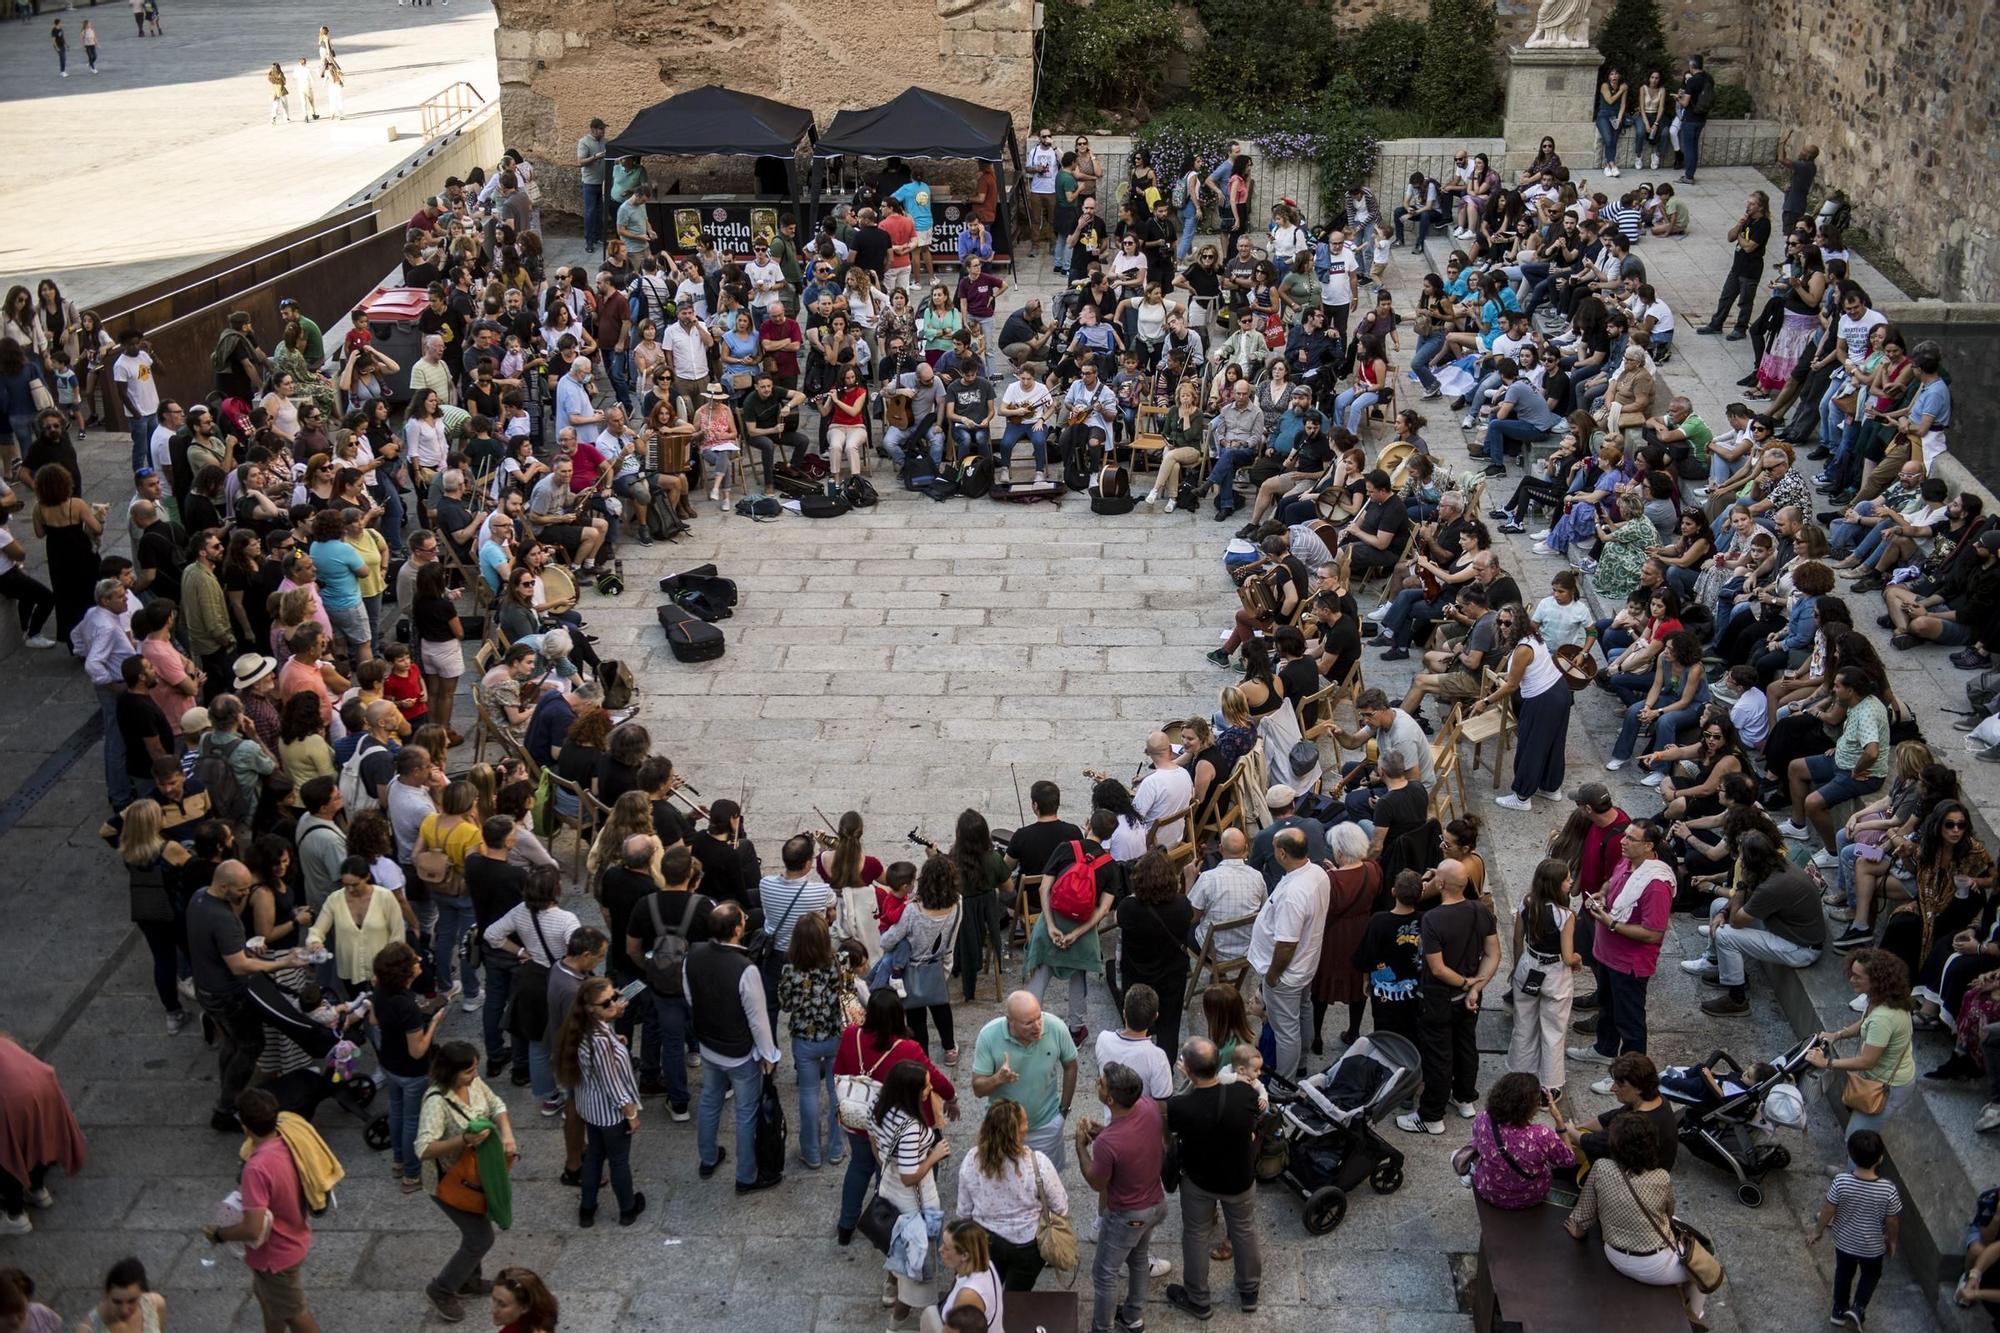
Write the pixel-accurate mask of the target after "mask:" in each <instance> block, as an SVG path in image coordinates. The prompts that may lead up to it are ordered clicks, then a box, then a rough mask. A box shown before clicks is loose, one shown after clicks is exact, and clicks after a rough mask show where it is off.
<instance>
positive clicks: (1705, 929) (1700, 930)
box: [1694, 921, 1713, 939]
mask: <svg viewBox="0 0 2000 1333" xmlns="http://www.w3.org/2000/svg"><path fill="white" fill-rule="evenodd" d="M1712 930H1713V928H1712V927H1711V926H1710V925H1709V924H1708V922H1706V921H1704V922H1702V923H1701V924H1700V925H1698V926H1696V927H1695V928H1694V933H1695V934H1697V935H1699V936H1701V937H1702V938H1703V939H1707V938H1708V937H1709V935H1710V933H1711V932H1712Z"/></svg>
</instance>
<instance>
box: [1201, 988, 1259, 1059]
mask: <svg viewBox="0 0 2000 1333" xmlns="http://www.w3.org/2000/svg"><path fill="white" fill-rule="evenodd" d="M1201 1017H1202V1024H1203V1027H1204V1028H1205V1029H1206V1031H1207V1033H1208V1039H1209V1040H1210V1041H1212V1042H1214V1043H1215V1054H1216V1058H1217V1059H1218V1060H1220V1061H1221V1062H1222V1063H1223V1064H1225V1065H1226V1064H1228V1063H1229V1056H1230V1052H1232V1051H1234V1050H1235V1049H1236V1048H1237V1047H1238V1046H1255V1045H1256V1044H1257V1033H1256V1031H1255V1029H1253V1028H1252V1027H1251V1026H1250V1013H1249V1010H1248V1009H1247V1008H1246V1007H1245V1005H1244V1003H1243V992H1242V991H1240V990H1238V989H1237V988H1236V987H1234V986H1232V985H1231V984H1229V983H1228V982H1226V981H1217V982H1212V983H1211V984H1210V985H1209V987H1208V988H1207V989H1206V990H1204V991H1202V993H1201Z"/></svg>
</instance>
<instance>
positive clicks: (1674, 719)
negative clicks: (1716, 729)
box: [1611, 685, 1708, 759]
mask: <svg viewBox="0 0 2000 1333" xmlns="http://www.w3.org/2000/svg"><path fill="white" fill-rule="evenodd" d="M1707 702H1708V686H1706V685H1703V686H1702V687H1701V688H1700V689H1698V690H1696V691H1695V692H1694V698H1693V699H1692V700H1690V701H1689V703H1688V706H1687V707H1686V708H1681V709H1677V710H1675V711H1674V712H1671V713H1662V714H1660V715H1659V717H1657V718H1655V719H1654V720H1653V748H1654V749H1656V750H1658V749H1663V748H1664V747H1666V746H1669V745H1672V744H1673V743H1674V737H1675V736H1676V735H1678V734H1679V733H1680V729H1681V728H1682V727H1691V726H1693V725H1694V724H1695V723H1696V722H1698V721H1700V720H1701V710H1702V705H1704V704H1706V703H1707ZM1645 706H1646V701H1645V700H1644V699H1639V700H1637V701H1635V702H1634V703H1632V704H1631V705H1630V706H1629V707H1627V708H1626V710H1625V722H1624V725H1623V726H1621V727H1619V728H1618V742H1617V744H1615V745H1613V746H1612V747H1611V757H1612V758H1613V759H1630V758H1631V757H1632V750H1633V747H1634V746H1635V745H1636V744H1637V743H1638V740H1639V713H1640V711H1641V710H1642V709H1644V708H1645Z"/></svg>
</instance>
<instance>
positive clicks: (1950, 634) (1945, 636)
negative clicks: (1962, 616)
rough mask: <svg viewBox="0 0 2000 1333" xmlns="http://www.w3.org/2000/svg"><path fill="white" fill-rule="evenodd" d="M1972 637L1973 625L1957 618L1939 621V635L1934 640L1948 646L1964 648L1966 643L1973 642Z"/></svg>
mask: <svg viewBox="0 0 2000 1333" xmlns="http://www.w3.org/2000/svg"><path fill="white" fill-rule="evenodd" d="M1972 637H1973V635H1972V627H1971V626H1970V625H1967V624H1964V623H1963V622H1961V621H1957V620H1940V621H1939V622H1938V636H1937V638H1936V639H1934V640H1932V642H1934V643H1941V644H1943V645H1944V646H1945V647H1947V648H1963V647H1964V646H1965V645H1966V644H1968V643H1971V642H1972Z"/></svg>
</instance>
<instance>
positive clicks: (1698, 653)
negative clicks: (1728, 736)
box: [1604, 630, 1708, 772]
mask: <svg viewBox="0 0 2000 1333" xmlns="http://www.w3.org/2000/svg"><path fill="white" fill-rule="evenodd" d="M1705 675H1706V668H1705V667H1704V666H1703V664H1702V648H1701V640H1700V639H1699V638H1698V637H1696V636H1695V635H1694V634H1693V633H1691V632H1689V631H1687V630H1677V631H1675V632H1674V633H1673V634H1672V635H1670V636H1669V637H1668V639H1667V643H1666V647H1665V649H1664V650H1663V651H1662V652H1661V653H1660V655H1659V658H1658V659H1657V660H1656V661H1655V663H1654V665H1653V684H1652V688H1651V689H1649V690H1647V691H1646V695H1645V697H1644V698H1642V699H1635V700H1633V701H1632V702H1631V703H1630V704H1629V705H1628V706H1627V707H1626V709H1625V721H1624V724H1623V725H1622V726H1621V727H1620V728H1619V730H1618V739H1617V740H1616V741H1614V742H1613V743H1612V746H1611V758H1610V759H1608V760H1606V761H1605V764H1604V767H1605V768H1606V769H1607V770H1609V771H1612V772H1616V771H1617V770H1618V769H1621V768H1623V767H1625V765H1626V764H1627V763H1629V762H1630V761H1631V759H1632V751H1633V750H1634V749H1635V748H1637V746H1638V741H1639V732H1640V731H1641V730H1642V729H1643V728H1645V727H1647V726H1650V727H1652V728H1653V739H1654V741H1655V743H1656V747H1655V748H1658V749H1665V748H1668V747H1670V746H1672V745H1674V744H1675V743H1676V739H1677V738H1678V736H1679V735H1680V732H1681V729H1682V728H1683V727H1691V726H1692V725H1693V724H1694V723H1696V722H1698V721H1699V720H1700V719H1701V710H1702V706H1703V705H1704V704H1706V703H1707V702H1708V681H1707V680H1706V679H1705Z"/></svg>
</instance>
